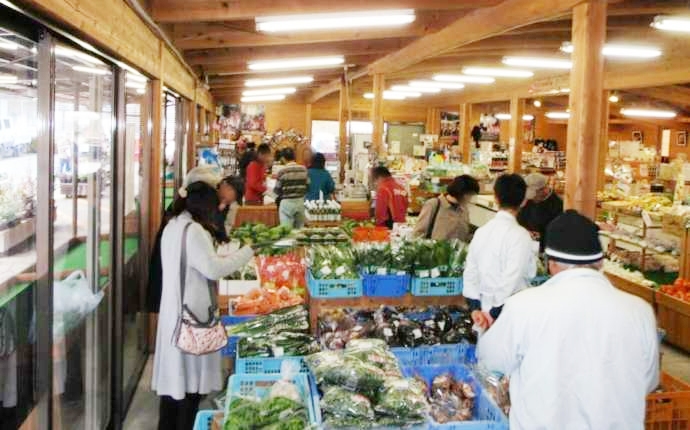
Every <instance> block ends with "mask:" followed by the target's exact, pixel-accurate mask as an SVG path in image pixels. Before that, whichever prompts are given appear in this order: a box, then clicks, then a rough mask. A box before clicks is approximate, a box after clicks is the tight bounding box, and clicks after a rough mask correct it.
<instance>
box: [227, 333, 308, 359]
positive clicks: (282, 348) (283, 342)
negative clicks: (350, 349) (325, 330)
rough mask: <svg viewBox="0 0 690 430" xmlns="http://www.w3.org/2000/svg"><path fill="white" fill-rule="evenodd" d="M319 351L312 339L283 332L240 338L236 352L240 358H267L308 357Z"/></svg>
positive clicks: (303, 335) (301, 334) (305, 335)
mask: <svg viewBox="0 0 690 430" xmlns="http://www.w3.org/2000/svg"><path fill="white" fill-rule="evenodd" d="M319 349H320V348H319V345H318V343H317V342H316V339H315V338H314V337H312V336H310V335H308V334H304V333H294V332H289V331H283V332H280V333H278V334H270V335H264V336H252V337H245V338H242V339H240V341H239V343H238V349H237V351H238V356H239V357H240V358H249V357H261V358H268V357H283V356H302V355H309V354H313V353H315V352H318V351H319Z"/></svg>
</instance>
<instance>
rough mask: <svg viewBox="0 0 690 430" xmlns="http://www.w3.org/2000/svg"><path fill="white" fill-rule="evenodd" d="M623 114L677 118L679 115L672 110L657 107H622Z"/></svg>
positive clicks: (640, 116)
mask: <svg viewBox="0 0 690 430" xmlns="http://www.w3.org/2000/svg"><path fill="white" fill-rule="evenodd" d="M621 114H623V115H625V116H632V117H639V118H675V117H676V115H677V114H676V112H673V111H670V110H657V109H621Z"/></svg>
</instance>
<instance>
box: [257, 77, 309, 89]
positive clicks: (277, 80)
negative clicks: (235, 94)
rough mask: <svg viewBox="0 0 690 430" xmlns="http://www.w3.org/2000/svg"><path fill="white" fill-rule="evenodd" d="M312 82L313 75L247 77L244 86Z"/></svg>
mask: <svg viewBox="0 0 690 430" xmlns="http://www.w3.org/2000/svg"><path fill="white" fill-rule="evenodd" d="M312 82H314V77H313V76H288V77H285V78H269V79H247V80H246V81H244V86H245V87H277V86H280V85H296V84H310V83H312Z"/></svg>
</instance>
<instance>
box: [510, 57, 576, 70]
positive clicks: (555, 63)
mask: <svg viewBox="0 0 690 430" xmlns="http://www.w3.org/2000/svg"><path fill="white" fill-rule="evenodd" d="M502 62H503V64H505V65H506V66H514V67H531V68H537V69H563V70H568V69H572V67H573V62H572V61H570V60H563V59H560V58H541V57H503V61H502Z"/></svg>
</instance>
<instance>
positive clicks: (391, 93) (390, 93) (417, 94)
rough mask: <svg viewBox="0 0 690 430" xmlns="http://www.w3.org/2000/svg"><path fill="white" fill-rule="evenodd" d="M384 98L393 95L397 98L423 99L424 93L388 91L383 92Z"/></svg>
mask: <svg viewBox="0 0 690 430" xmlns="http://www.w3.org/2000/svg"><path fill="white" fill-rule="evenodd" d="M383 95H384V97H385V96H390V95H392V96H393V97H395V96H399V95H400V96H403V97H405V98H408V97H412V98H417V97H421V96H422V93H421V92H420V91H413V90H386V91H384V92H383Z"/></svg>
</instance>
